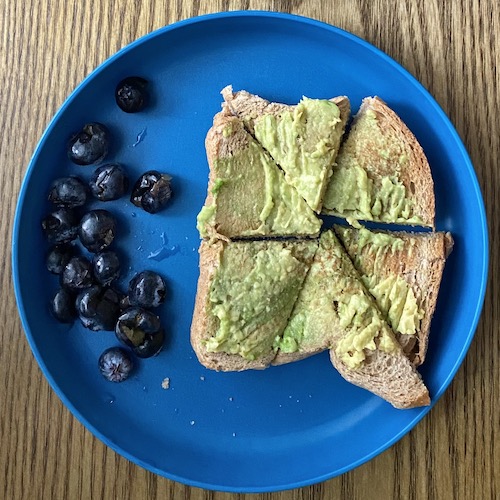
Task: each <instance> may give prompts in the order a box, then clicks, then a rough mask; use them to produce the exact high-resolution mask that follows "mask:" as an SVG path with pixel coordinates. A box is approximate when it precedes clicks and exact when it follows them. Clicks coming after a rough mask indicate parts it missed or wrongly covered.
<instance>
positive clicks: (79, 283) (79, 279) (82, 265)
mask: <svg viewBox="0 0 500 500" xmlns="http://www.w3.org/2000/svg"><path fill="white" fill-rule="evenodd" d="M92 284H93V276H92V264H91V263H90V262H89V261H88V259H86V258H85V257H81V256H77V257H72V258H71V259H70V261H69V262H68V263H67V264H66V267H65V268H64V271H63V272H62V274H61V286H63V287H64V288H68V289H70V290H83V289H85V288H89V287H90V286H92Z"/></svg>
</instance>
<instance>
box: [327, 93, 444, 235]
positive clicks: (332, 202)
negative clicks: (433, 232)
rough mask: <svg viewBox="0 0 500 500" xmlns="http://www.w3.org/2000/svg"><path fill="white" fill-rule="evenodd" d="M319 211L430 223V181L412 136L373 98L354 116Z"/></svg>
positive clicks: (357, 217)
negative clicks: (321, 208) (321, 209)
mask: <svg viewBox="0 0 500 500" xmlns="http://www.w3.org/2000/svg"><path fill="white" fill-rule="evenodd" d="M323 211H324V213H327V214H331V215H337V216H339V217H345V218H350V219H355V220H373V221H379V222H393V223H399V224H409V225H424V226H429V227H432V228H433V227H434V218H435V199H434V183H433V180H432V174H431V170H430V166H429V163H428V161H427V158H426V156H425V154H424V151H423V149H422V147H421V146H420V144H419V143H418V141H417V139H416V138H415V136H414V134H413V133H412V132H411V131H410V130H409V128H408V127H407V126H406V125H405V124H404V123H403V121H402V120H401V119H400V118H399V116H398V115H397V114H396V113H395V112H394V111H393V110H392V109H391V108H389V106H387V104H386V103H385V102H384V101H383V100H382V99H380V98H379V97H367V98H365V99H363V102H362V105H361V107H360V109H359V111H358V113H357V114H356V116H355V117H354V120H353V124H352V127H351V129H350V131H349V133H348V134H347V136H346V138H345V140H344V142H343V144H342V146H341V148H340V151H339V154H338V155H337V160H336V165H335V166H334V168H333V173H332V177H331V179H330V182H329V185H328V187H327V189H326V193H325V196H324V200H323Z"/></svg>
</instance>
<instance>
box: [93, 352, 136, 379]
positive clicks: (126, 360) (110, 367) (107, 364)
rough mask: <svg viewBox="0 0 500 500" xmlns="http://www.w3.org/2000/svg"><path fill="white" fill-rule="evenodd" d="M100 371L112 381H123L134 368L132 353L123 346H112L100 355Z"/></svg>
mask: <svg viewBox="0 0 500 500" xmlns="http://www.w3.org/2000/svg"><path fill="white" fill-rule="evenodd" d="M98 366H99V371H100V372H101V374H102V376H103V377H104V378H105V379H106V380H109V381H110V382H123V381H124V380H126V379H127V378H128V377H129V375H130V373H131V372H132V370H133V368H134V364H133V362H132V358H131V357H130V354H129V353H128V352H127V351H125V349H122V348H121V347H110V348H109V349H106V350H105V351H104V352H103V353H102V354H101V355H100V356H99V362H98Z"/></svg>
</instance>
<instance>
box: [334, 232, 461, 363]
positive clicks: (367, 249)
mask: <svg viewBox="0 0 500 500" xmlns="http://www.w3.org/2000/svg"><path fill="white" fill-rule="evenodd" d="M335 232H336V233H337V235H338V237H339V239H340V241H341V242H342V244H343V245H344V248H345V249H346V251H347V253H348V254H349V256H350V257H351V260H352V261H353V263H354V266H355V267H356V269H357V270H358V272H359V273H360V275H361V276H362V279H363V282H364V283H365V285H366V286H367V288H368V291H371V289H372V290H373V288H374V287H376V286H377V285H378V284H379V283H381V282H382V281H383V280H386V279H387V278H391V277H395V276H397V277H399V278H401V279H403V280H404V281H405V282H406V283H407V284H408V289H409V290H410V289H411V290H412V294H413V297H414V298H415V299H416V303H417V305H418V308H419V309H420V310H421V312H422V314H421V315H422V317H421V320H420V322H419V325H418V327H417V328H416V331H415V334H409V333H408V334H406V333H403V332H401V331H398V328H397V325H395V324H394V323H393V322H391V318H390V317H388V315H386V319H387V320H388V322H389V324H390V325H391V327H392V328H393V330H394V331H395V333H396V337H397V339H398V341H399V343H400V344H401V345H402V347H403V350H404V352H405V354H406V356H407V357H408V358H409V359H410V360H411V361H412V362H413V363H414V364H415V365H416V366H418V365H420V364H422V363H423V362H424V359H425V354H426V351H427V344H428V339H429V332H430V325H431V320H432V316H433V314H434V310H435V308H436V301H437V297H438V293H439V287H440V285H441V278H442V275H443V270H444V265H445V262H446V258H447V257H448V255H449V253H450V252H451V250H452V248H453V238H452V237H451V234H450V233H443V232H433V233H406V232H402V231H394V232H388V231H368V229H365V228H363V229H360V230H359V229H354V228H350V227H343V226H339V225H336V226H335ZM371 235H380V236H383V237H384V239H383V240H379V242H377V241H376V239H375V241H374V240H373V238H372V237H371ZM375 295H377V294H375ZM376 300H377V299H376ZM377 303H378V305H379V307H380V309H381V310H382V311H383V312H385V313H387V309H388V307H387V305H388V306H390V305H391V300H390V299H389V303H388V304H386V307H383V306H382V305H381V301H380V300H379V301H378V302H377ZM384 309H386V310H384Z"/></svg>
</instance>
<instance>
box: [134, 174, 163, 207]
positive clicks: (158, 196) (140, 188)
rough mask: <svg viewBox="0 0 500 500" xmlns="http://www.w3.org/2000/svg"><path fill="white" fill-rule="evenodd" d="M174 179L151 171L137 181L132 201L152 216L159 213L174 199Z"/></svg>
mask: <svg viewBox="0 0 500 500" xmlns="http://www.w3.org/2000/svg"><path fill="white" fill-rule="evenodd" d="M171 179H172V177H170V176H169V175H166V174H161V173H160V172H158V171H156V170H150V171H148V172H146V173H144V174H143V175H141V177H140V178H139V179H138V180H137V182H136V183H135V185H134V189H133V190H132V195H131V197H130V201H131V202H132V203H133V204H134V205H135V206H137V207H140V208H142V209H144V210H146V212H149V213H150V214H154V213H156V212H159V211H160V210H161V209H162V208H163V207H165V205H166V204H167V203H168V201H169V200H170V198H171V197H172V187H171V185H170V181H171Z"/></svg>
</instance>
